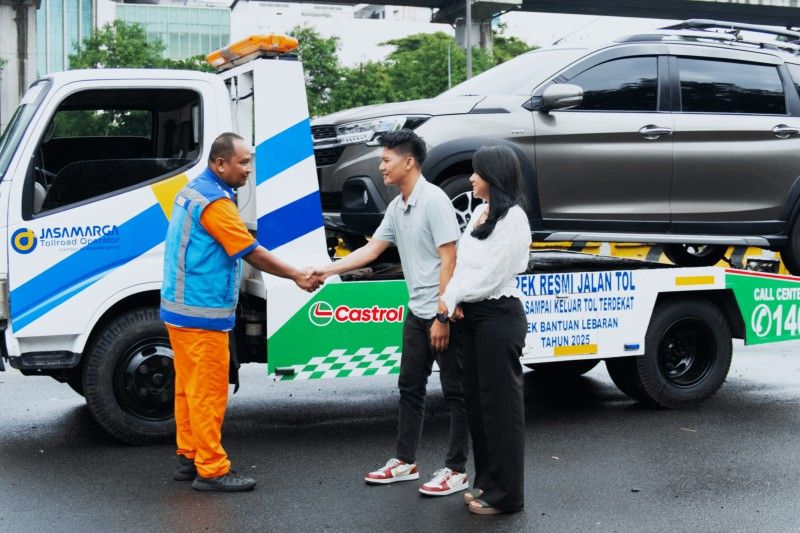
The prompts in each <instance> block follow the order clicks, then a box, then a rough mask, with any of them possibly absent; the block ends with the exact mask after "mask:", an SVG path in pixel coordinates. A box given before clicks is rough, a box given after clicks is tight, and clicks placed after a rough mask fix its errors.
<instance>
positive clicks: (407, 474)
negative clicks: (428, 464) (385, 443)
mask: <svg viewBox="0 0 800 533" xmlns="http://www.w3.org/2000/svg"><path fill="white" fill-rule="evenodd" d="M412 479H419V470H417V463H406V462H405V461H401V460H400V459H397V458H393V459H389V460H388V461H387V462H386V465H385V466H384V467H383V468H380V469H378V470H375V471H374V472H370V473H369V474H367V475H366V477H364V481H366V482H367V483H377V484H386V483H394V482H395V481H411V480H412Z"/></svg>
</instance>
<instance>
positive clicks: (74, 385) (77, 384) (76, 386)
mask: <svg viewBox="0 0 800 533" xmlns="http://www.w3.org/2000/svg"><path fill="white" fill-rule="evenodd" d="M64 383H66V384H67V385H69V388H70V389H72V390H74V391H75V392H77V393H78V394H80V395H81V396H83V378H82V377H81V376H75V377H72V378H69V379H68V380H66V381H65V382H64Z"/></svg>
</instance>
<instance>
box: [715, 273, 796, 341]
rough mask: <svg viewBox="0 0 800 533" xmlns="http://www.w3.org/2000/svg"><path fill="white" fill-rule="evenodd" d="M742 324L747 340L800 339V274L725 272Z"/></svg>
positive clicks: (726, 282)
mask: <svg viewBox="0 0 800 533" xmlns="http://www.w3.org/2000/svg"><path fill="white" fill-rule="evenodd" d="M725 286H726V287H728V288H729V289H733V293H734V295H735V296H736V301H737V302H738V303H739V309H740V310H741V312H742V319H744V327H745V343H746V344H763V343H767V342H775V341H785V340H792V339H800V278H791V277H787V276H777V275H773V274H762V273H755V272H754V273H745V272H727V273H726V275H725Z"/></svg>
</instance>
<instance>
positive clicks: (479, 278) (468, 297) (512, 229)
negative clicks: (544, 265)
mask: <svg viewBox="0 0 800 533" xmlns="http://www.w3.org/2000/svg"><path fill="white" fill-rule="evenodd" d="M486 207H487V204H481V205H479V206H478V207H476V208H475V211H474V212H473V213H472V218H471V219H470V221H469V224H467V228H466V229H465V230H464V234H463V235H462V236H461V239H459V241H458V255H457V257H456V269H455V272H453V277H452V278H451V279H450V283H448V284H447V289H446V290H445V291H444V295H443V296H442V298H443V299H444V303H445V304H446V305H447V312H448V313H449V314H451V315H452V314H453V310H454V309H455V307H456V304H458V303H461V302H478V301H481V300H487V299H496V298H501V297H503V296H512V297H514V296H515V297H519V296H520V293H519V290H518V289H517V282H516V275H517V274H519V273H520V272H524V271H525V270H526V269H527V268H528V258H529V254H530V245H531V227H530V224H529V223H528V216H527V215H526V214H525V211H524V210H523V209H522V208H521V207H519V206H517V205H515V206H513V207H512V208H510V209H509V210H508V212H507V213H506V216H504V217H503V218H502V219H500V220H499V221H498V222H497V225H496V226H495V227H494V230H493V231H492V233H491V235H489V236H488V237H487V238H485V239H483V240H479V239H476V238H475V237H473V236H472V235H471V233H472V230H473V229H474V227H475V224H476V222H477V221H478V219H480V218H481V215H482V214H483V212H484V210H485V209H486Z"/></svg>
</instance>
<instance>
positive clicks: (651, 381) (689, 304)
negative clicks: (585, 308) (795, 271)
mask: <svg viewBox="0 0 800 533" xmlns="http://www.w3.org/2000/svg"><path fill="white" fill-rule="evenodd" d="M732 354H733V348H732V344H731V330H730V326H729V325H728V321H727V320H726V319H725V315H723V313H722V311H720V309H719V308H718V307H717V306H716V305H714V304H712V303H711V302H709V301H707V300H704V299H700V298H686V299H680V300H671V301H667V302H665V303H663V304H660V305H658V306H657V307H656V309H655V310H654V311H653V316H652V317H651V318H650V325H649V327H648V328H647V334H646V336H645V353H644V355H641V356H639V357H624V358H619V359H611V360H607V361H606V367H607V368H608V370H609V374H610V375H611V379H612V380H613V381H614V383H615V384H616V385H617V386H618V387H619V388H620V390H621V391H622V392H624V393H625V394H627V395H628V396H630V397H632V398H634V399H636V400H640V401H642V402H644V403H648V404H651V405H654V406H658V407H664V408H681V407H689V406H694V405H697V404H699V403H700V402H702V401H703V400H706V399H708V398H710V397H711V396H713V395H714V393H716V392H717V390H719V388H720V387H721V386H722V384H723V383H724V382H725V378H726V377H727V375H728V370H729V369H730V366H731V358H732Z"/></svg>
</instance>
